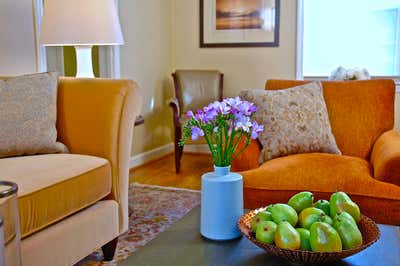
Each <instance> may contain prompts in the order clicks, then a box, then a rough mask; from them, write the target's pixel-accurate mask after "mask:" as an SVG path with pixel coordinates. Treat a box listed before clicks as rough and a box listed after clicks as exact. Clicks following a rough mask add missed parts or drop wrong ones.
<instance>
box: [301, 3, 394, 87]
mask: <svg viewBox="0 0 400 266" xmlns="http://www.w3.org/2000/svg"><path fill="white" fill-rule="evenodd" d="M304 1H306V0H297V45H296V54H297V56H296V79H299V80H302V79H304V80H326V79H328V76H306V77H304V73H303V52H304V46H303V43H304V42H303V37H304ZM399 12H400V11H399ZM397 23H398V24H399V25H400V16H399V19H398V22H397ZM399 31H400V26H399ZM397 38H398V39H399V41H398V49H397V50H398V55H399V58H398V60H400V32H399V33H398V35H397ZM398 67H399V68H400V64H398ZM399 73H400V70H399ZM372 78H373V79H374V78H391V79H393V80H394V81H395V82H396V85H397V92H398V93H400V76H373V77H372Z"/></svg>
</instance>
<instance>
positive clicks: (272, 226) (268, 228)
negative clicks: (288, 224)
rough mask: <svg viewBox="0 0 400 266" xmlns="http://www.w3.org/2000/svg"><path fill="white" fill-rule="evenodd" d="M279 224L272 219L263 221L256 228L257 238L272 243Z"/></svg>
mask: <svg viewBox="0 0 400 266" xmlns="http://www.w3.org/2000/svg"><path fill="white" fill-rule="evenodd" d="M277 228H278V226H277V225H276V223H274V222H272V221H263V222H261V223H260V224H259V225H258V227H257V230H256V239H257V240H258V241H260V242H263V243H266V244H270V245H272V244H273V243H274V239H275V232H276V229H277Z"/></svg>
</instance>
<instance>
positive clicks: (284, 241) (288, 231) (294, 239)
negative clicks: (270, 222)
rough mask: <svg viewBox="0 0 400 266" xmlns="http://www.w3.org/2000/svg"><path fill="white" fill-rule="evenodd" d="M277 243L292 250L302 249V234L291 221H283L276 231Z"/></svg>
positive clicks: (280, 246)
mask: <svg viewBox="0 0 400 266" xmlns="http://www.w3.org/2000/svg"><path fill="white" fill-rule="evenodd" d="M275 245H276V246H277V247H279V248H284V249H290V250H297V249H300V245H301V239H300V234H299V232H297V230H296V229H295V228H294V227H293V226H292V225H291V224H290V223H289V222H287V221H284V222H281V223H280V224H279V225H278V228H277V229H276V232H275Z"/></svg>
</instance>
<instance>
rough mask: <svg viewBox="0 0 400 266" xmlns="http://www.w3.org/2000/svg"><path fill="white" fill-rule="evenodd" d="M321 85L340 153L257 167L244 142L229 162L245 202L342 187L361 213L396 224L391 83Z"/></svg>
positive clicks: (399, 192) (398, 196) (399, 206)
mask: <svg viewBox="0 0 400 266" xmlns="http://www.w3.org/2000/svg"><path fill="white" fill-rule="evenodd" d="M307 82H308V81H291V80H268V81H267V84H266V89H271V90H278V89H286V88H290V87H294V86H298V85H301V84H304V83H307ZM322 84H323V87H324V98H325V101H326V105H327V108H328V112H329V117H330V120H331V125H332V131H333V134H334V135H335V138H336V142H337V144H338V146H339V148H340V150H341V151H342V153H343V154H344V156H337V155H330V154H318V153H315V154H298V155H292V156H287V157H282V158H277V159H274V160H271V161H268V162H266V163H264V164H263V165H261V166H259V165H258V155H259V151H260V149H259V147H258V148H257V146H254V145H253V146H251V147H249V148H248V149H247V150H246V151H245V152H244V153H243V154H242V155H241V156H239V157H238V158H237V161H235V162H234V163H233V165H232V168H233V169H234V170H236V171H243V172H242V175H243V177H244V197H245V206H246V207H247V208H257V207H260V206H265V205H267V204H270V203H276V202H286V201H287V200H288V199H289V198H290V197H291V196H292V195H293V194H294V193H297V192H299V191H304V190H310V191H313V192H314V193H315V196H316V198H317V199H318V198H329V196H330V194H331V193H332V192H335V191H338V190H342V191H345V192H347V193H349V194H350V195H351V197H352V198H353V200H355V201H356V202H357V203H358V204H359V206H360V208H361V211H362V212H363V213H364V214H366V215H368V216H370V217H372V218H373V219H375V220H376V221H378V222H380V223H387V224H395V225H399V224H400V186H399V185H400V137H399V134H398V133H396V132H394V131H391V130H392V129H393V126H394V97H395V84H394V82H393V81H392V80H368V81H347V82H331V81H328V82H322ZM385 132H386V133H385ZM369 160H371V163H369ZM374 176H375V177H376V178H374Z"/></svg>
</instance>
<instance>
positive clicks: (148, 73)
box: [119, 0, 172, 154]
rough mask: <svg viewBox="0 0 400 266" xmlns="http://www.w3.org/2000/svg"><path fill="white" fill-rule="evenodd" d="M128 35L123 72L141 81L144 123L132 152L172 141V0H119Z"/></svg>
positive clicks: (139, 127)
mask: <svg viewBox="0 0 400 266" xmlns="http://www.w3.org/2000/svg"><path fill="white" fill-rule="evenodd" d="M119 10H120V19H121V24H122V28H123V29H122V30H123V33H124V37H125V45H123V46H121V76H122V77H126V78H131V79H134V80H135V81H137V82H138V84H139V86H140V88H141V92H142V96H143V108H142V114H143V115H144V117H145V121H146V122H145V124H144V125H141V126H138V127H136V128H135V131H134V134H135V136H134V140H133V148H132V154H138V153H141V152H145V151H148V150H152V149H154V148H157V147H160V146H163V145H165V144H168V143H170V142H171V141H172V133H171V124H172V115H171V113H170V110H169V109H168V106H167V105H166V100H167V99H168V98H170V97H172V94H171V92H172V88H171V81H170V77H169V74H170V71H171V51H170V50H171V41H170V38H171V1H170V0H145V1H144V0H119Z"/></svg>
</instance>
